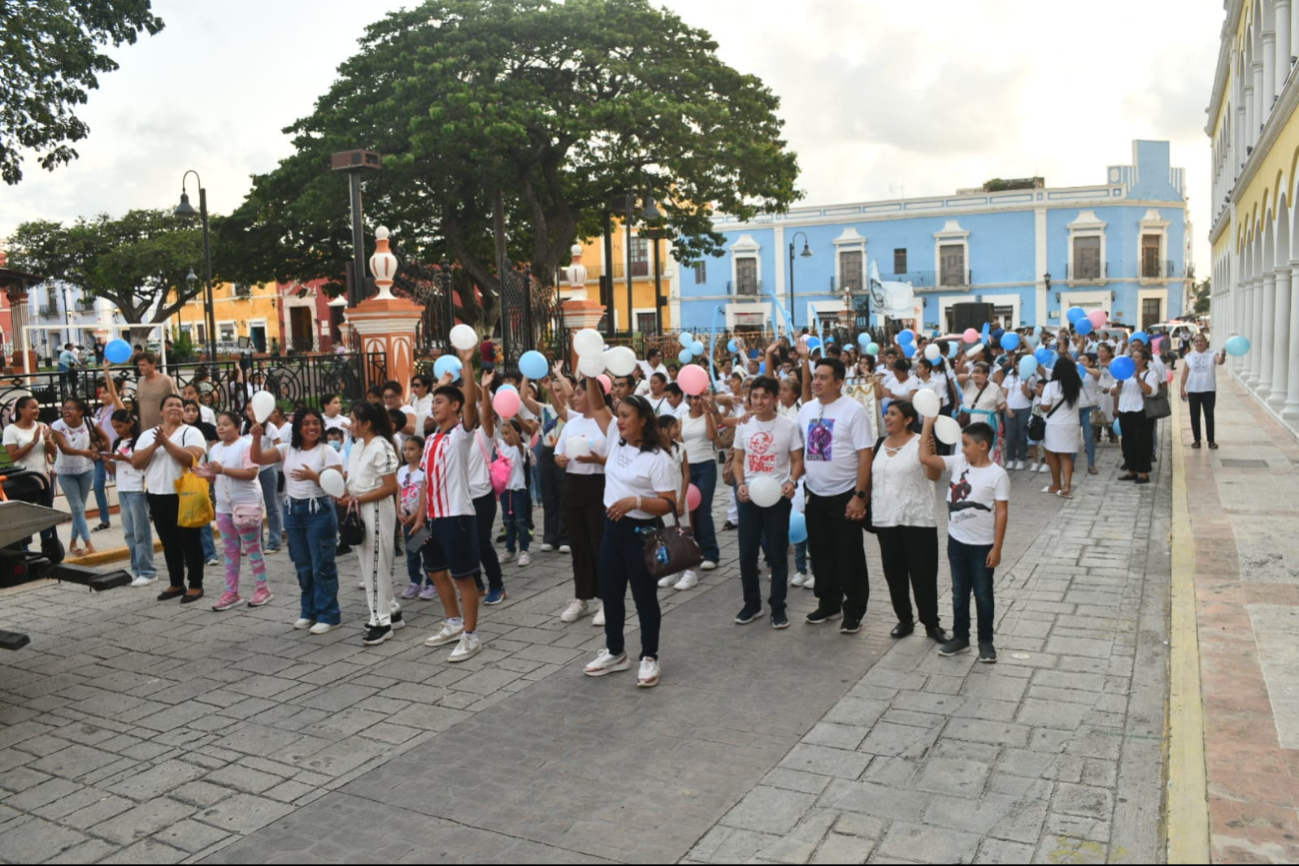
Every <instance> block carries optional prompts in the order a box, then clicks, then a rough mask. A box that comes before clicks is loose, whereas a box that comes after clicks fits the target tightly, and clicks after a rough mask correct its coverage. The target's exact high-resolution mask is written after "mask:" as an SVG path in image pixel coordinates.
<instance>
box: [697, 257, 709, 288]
mask: <svg viewBox="0 0 1299 866" xmlns="http://www.w3.org/2000/svg"><path fill="white" fill-rule="evenodd" d="M706 282H708V263H707V262H699V263H698V264H696V265H695V285H696V286H702V285H703V284H704V283H706Z"/></svg>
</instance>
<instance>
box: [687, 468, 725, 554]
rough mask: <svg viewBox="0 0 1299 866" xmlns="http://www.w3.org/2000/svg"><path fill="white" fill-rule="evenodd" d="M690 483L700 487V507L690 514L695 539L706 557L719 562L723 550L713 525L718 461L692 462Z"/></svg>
mask: <svg viewBox="0 0 1299 866" xmlns="http://www.w3.org/2000/svg"><path fill="white" fill-rule="evenodd" d="M690 483H691V484H693V485H695V486H696V487H698V488H699V497H700V498H699V507H698V508H696V509H695V510H694V511H693V512H691V514H690V525H691V526H693V527H694V528H695V541H698V542H699V549H700V550H701V551H703V554H704V559H705V560H706V561H708V562H717V561H719V560H720V559H721V558H722V552H721V550H720V549H718V547H717V527H716V526H715V525H713V494H714V493H715V492H716V491H717V461H716V460H705V461H703V462H701V463H691V464H690Z"/></svg>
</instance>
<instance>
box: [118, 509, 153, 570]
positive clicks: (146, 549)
mask: <svg viewBox="0 0 1299 866" xmlns="http://www.w3.org/2000/svg"><path fill="white" fill-rule="evenodd" d="M146 497H147V494H146V493H145V492H144V491H140V492H139V493H131V492H127V493H123V492H121V491H120V490H119V491H118V493H117V501H118V506H119V509H120V510H119V514H120V515H121V517H122V530H123V532H124V533H125V536H126V546H127V548H129V549H130V551H131V571H133V572H135V576H136V577H157V576H158V570H157V569H156V568H154V565H153V530H152V528H151V527H150V526H149V500H148V499H147V498H146Z"/></svg>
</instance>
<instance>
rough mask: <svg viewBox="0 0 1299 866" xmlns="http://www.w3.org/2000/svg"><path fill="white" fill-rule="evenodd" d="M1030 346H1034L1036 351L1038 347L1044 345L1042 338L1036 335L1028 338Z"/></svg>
mask: <svg viewBox="0 0 1299 866" xmlns="http://www.w3.org/2000/svg"><path fill="white" fill-rule="evenodd" d="M1028 344H1029V345H1030V346H1032V347H1033V348H1034V349H1036V348H1037V347H1038V346H1040V345H1042V338H1041V337H1039V336H1037V335H1036V334H1030V335H1029V338H1028Z"/></svg>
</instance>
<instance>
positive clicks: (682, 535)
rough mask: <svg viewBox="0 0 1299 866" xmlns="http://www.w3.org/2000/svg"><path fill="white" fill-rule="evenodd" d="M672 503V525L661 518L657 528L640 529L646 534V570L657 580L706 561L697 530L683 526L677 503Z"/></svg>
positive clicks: (670, 503)
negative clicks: (696, 539)
mask: <svg viewBox="0 0 1299 866" xmlns="http://www.w3.org/2000/svg"><path fill="white" fill-rule="evenodd" d="M668 504H669V505H671V506H672V517H673V519H674V520H675V521H676V523H675V525H673V526H664V525H662V522H661V521H660V523H659V526H657V527H655V528H654V529H644V530H641V534H642V535H644V536H645V570H646V571H648V572H649V576H650V577H652V578H653V579H654V580H659V579H660V578H664V577H667V576H668V575H669V574H677V573H679V572H682V571H686V570H687V569H691V568H695V567H696V566H698V565H699V564H700V563H702V562H703V561H704V552H703V551H702V550H700V549H699V542H697V541H695V536H694V533H692V532H691V531H690V530H689V529H686V528H684V527H683V526H682V525H681V518H680V517H679V516H678V515H677V504H676V503H675V502H672V501H671V500H668Z"/></svg>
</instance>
